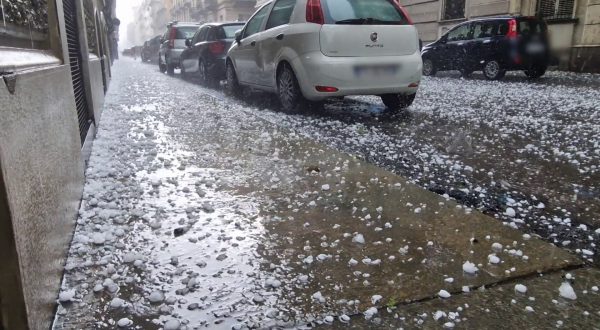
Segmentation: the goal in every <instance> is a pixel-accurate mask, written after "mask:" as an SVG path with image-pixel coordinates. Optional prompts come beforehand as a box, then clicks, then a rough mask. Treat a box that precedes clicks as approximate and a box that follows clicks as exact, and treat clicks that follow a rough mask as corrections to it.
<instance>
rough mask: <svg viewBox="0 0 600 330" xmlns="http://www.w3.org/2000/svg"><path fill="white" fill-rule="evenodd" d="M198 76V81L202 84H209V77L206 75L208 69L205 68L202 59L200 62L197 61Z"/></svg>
mask: <svg viewBox="0 0 600 330" xmlns="http://www.w3.org/2000/svg"><path fill="white" fill-rule="evenodd" d="M198 77H199V78H200V83H201V84H202V85H204V86H209V85H210V77H209V76H208V70H207V69H206V64H205V63H204V61H203V60H200V63H198Z"/></svg>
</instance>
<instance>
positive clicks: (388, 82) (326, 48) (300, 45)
mask: <svg viewBox="0 0 600 330" xmlns="http://www.w3.org/2000/svg"><path fill="white" fill-rule="evenodd" d="M226 71H227V91H228V93H230V94H234V95H239V94H240V90H241V88H242V86H249V87H252V88H256V89H261V90H265V91H269V92H273V93H276V94H277V95H278V97H279V100H280V101H281V106H282V109H283V110H285V111H294V110H298V109H300V108H302V107H303V106H305V105H308V104H309V103H312V102H318V101H321V100H324V99H326V98H329V97H343V96H347V95H363V94H370V95H379V96H381V98H382V100H383V102H384V103H385V105H386V106H387V107H388V108H391V109H399V108H404V107H407V106H409V105H410V104H411V103H412V102H413V100H414V98H415V95H416V93H417V89H418V86H419V82H420V80H421V71H422V62H421V54H420V51H419V37H418V35H417V30H416V29H415V27H414V25H413V24H412V22H411V20H410V18H409V16H408V15H407V13H406V12H405V10H404V9H403V8H402V7H401V6H400V5H399V3H398V2H397V1H395V0H275V1H271V2H268V3H267V4H265V5H263V6H262V7H260V9H258V11H257V12H256V13H255V14H254V15H253V16H252V18H250V20H249V21H248V22H247V23H246V25H245V26H244V28H243V30H242V31H240V32H239V33H237V34H236V42H235V43H234V44H233V45H232V47H231V49H230V50H229V52H228V54H227V64H226Z"/></svg>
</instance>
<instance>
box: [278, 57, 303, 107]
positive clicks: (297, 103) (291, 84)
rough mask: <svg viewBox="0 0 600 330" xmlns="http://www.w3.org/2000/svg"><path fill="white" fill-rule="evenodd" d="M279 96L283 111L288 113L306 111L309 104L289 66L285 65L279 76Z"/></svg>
mask: <svg viewBox="0 0 600 330" xmlns="http://www.w3.org/2000/svg"><path fill="white" fill-rule="evenodd" d="M277 96H278V97H279V103H281V109H282V110H283V111H284V112H287V113H293V112H297V111H298V110H300V109H306V108H308V106H309V102H308V101H307V100H306V98H305V97H304V95H302V90H300V85H299V84H298V79H296V75H295V74H294V71H293V70H292V68H291V67H290V66H289V64H283V67H282V68H281V70H280V72H279V74H278V75H277Z"/></svg>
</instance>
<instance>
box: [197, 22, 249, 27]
mask: <svg viewBox="0 0 600 330" xmlns="http://www.w3.org/2000/svg"><path fill="white" fill-rule="evenodd" d="M244 24H246V22H209V23H204V24H203V25H210V26H227V25H244Z"/></svg>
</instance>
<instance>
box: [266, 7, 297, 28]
mask: <svg viewBox="0 0 600 330" xmlns="http://www.w3.org/2000/svg"><path fill="white" fill-rule="evenodd" d="M295 6H296V0H277V2H276V3H275V5H274V6H273V10H271V16H269V20H268V21H267V27H266V30H268V29H272V28H274V27H277V26H281V25H285V24H288V23H289V22H290V17H292V12H293V11H294V7H295Z"/></svg>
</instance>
